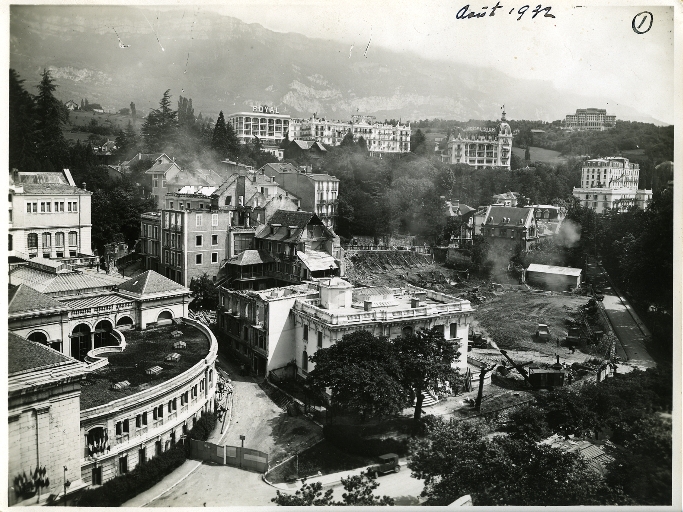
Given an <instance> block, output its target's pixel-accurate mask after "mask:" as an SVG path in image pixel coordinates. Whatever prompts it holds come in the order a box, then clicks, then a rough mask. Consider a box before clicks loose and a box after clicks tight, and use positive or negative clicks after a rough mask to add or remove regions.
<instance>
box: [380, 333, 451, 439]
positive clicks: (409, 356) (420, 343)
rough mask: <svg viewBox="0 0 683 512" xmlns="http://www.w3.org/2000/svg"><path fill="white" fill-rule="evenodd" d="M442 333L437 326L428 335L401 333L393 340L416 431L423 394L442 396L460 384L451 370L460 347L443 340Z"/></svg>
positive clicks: (420, 415)
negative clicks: (427, 392)
mask: <svg viewBox="0 0 683 512" xmlns="http://www.w3.org/2000/svg"><path fill="white" fill-rule="evenodd" d="M443 329H444V328H443V326H438V327H434V328H433V329H431V330H429V331H417V332H404V333H403V334H402V335H401V336H399V337H397V338H394V339H393V340H392V342H393V344H394V346H395V347H396V352H397V353H398V357H399V361H400V362H401V367H402V369H403V372H402V377H401V380H402V383H403V386H404V387H405V388H406V390H407V392H408V397H409V399H410V401H411V402H412V401H413V400H415V415H414V419H415V428H417V427H418V426H419V424H420V418H421V417H422V402H423V400H424V397H423V395H422V392H423V391H425V392H426V391H431V392H437V393H438V392H444V391H447V390H448V389H457V388H458V386H459V384H460V375H459V373H458V369H457V368H454V367H453V363H454V362H455V360H456V359H457V357H458V356H459V354H460V353H459V352H458V348H459V345H458V343H457V342H456V341H455V340H446V339H445V338H444V333H443Z"/></svg>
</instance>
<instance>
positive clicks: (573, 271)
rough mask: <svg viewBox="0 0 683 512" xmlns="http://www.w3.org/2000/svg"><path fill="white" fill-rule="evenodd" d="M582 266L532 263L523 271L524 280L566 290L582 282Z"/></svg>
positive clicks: (549, 288)
mask: <svg viewBox="0 0 683 512" xmlns="http://www.w3.org/2000/svg"><path fill="white" fill-rule="evenodd" d="M581 273H582V270H581V269H580V268H572V267H556V266H554V265H539V264H537V263H532V264H531V265H529V267H528V268H527V269H526V270H525V271H524V273H523V281H524V282H527V283H529V285H531V286H538V287H539V288H544V289H546V290H556V291H564V290H568V289H569V288H576V287H578V286H579V285H580V284H581Z"/></svg>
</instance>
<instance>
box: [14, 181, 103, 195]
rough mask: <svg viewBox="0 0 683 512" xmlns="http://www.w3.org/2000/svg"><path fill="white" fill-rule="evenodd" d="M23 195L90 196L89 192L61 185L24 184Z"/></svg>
mask: <svg viewBox="0 0 683 512" xmlns="http://www.w3.org/2000/svg"><path fill="white" fill-rule="evenodd" d="M23 186H24V193H25V194H76V195H88V194H92V192H90V191H89V190H83V189H82V188H78V187H72V186H71V185H65V184H63V183H24V185H23Z"/></svg>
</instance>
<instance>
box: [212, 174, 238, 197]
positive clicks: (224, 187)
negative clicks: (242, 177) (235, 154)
mask: <svg viewBox="0 0 683 512" xmlns="http://www.w3.org/2000/svg"><path fill="white" fill-rule="evenodd" d="M237 176H239V175H238V174H233V175H232V176H230V177H229V178H228V179H227V180H225V181H224V182H223V183H221V185H220V186H219V187H218V189H217V190H216V191H215V192H214V193H213V194H212V195H213V196H216V197H218V196H220V195H221V194H222V193H223V192H225V191H226V190H228V189H229V188H230V187H231V186H232V185H233V184H234V183H235V181H236V180H237Z"/></svg>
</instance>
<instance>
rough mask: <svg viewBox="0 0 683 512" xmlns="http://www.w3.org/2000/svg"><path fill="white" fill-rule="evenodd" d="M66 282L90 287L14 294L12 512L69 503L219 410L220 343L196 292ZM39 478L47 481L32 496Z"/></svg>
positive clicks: (144, 283)
mask: <svg viewBox="0 0 683 512" xmlns="http://www.w3.org/2000/svg"><path fill="white" fill-rule="evenodd" d="M31 263H33V262H31ZM29 265H30V263H29ZM27 268H28V269H32V270H35V267H30V266H27V267H26V268H23V269H22V270H23V271H24V272H23V274H22V273H20V272H16V269H15V272H14V273H10V279H12V275H14V278H15V280H18V281H20V280H21V279H19V275H20V274H21V275H22V276H23V278H24V280H25V279H26V277H27V276H26V270H27ZM62 277H63V279H62V281H68V280H70V281H77V282H81V284H82V285H84V287H83V288H81V289H80V290H72V291H71V292H69V295H63V296H60V295H59V293H62V294H64V293H66V292H65V291H64V289H66V288H68V287H69V286H68V284H67V283H65V282H62V283H61V284H62V286H61V292H54V290H53V289H50V288H48V292H47V293H45V292H44V291H43V292H41V291H38V290H36V289H34V288H32V287H31V286H30V285H29V284H26V283H25V282H23V283H21V284H11V285H10V289H9V323H8V329H9V335H8V346H9V378H8V384H9V387H8V395H9V411H8V412H9V463H10V465H9V473H8V489H9V500H10V504H11V505H14V504H19V503H21V504H29V505H30V504H43V503H58V504H68V503H69V502H70V501H72V500H73V498H74V497H76V496H77V495H78V494H79V492H80V491H82V490H84V489H86V488H88V487H90V486H96V485H101V484H103V483H104V482H106V481H107V480H110V479H111V478H114V477H116V476H117V475H120V474H122V473H126V472H128V471H131V470H132V469H133V468H134V467H135V466H136V465H137V464H139V463H140V462H144V461H146V460H149V459H151V458H153V457H155V456H156V455H158V454H160V453H162V452H164V451H166V450H168V449H170V448H171V447H172V445H174V444H175V443H178V442H180V441H181V439H182V437H183V435H184V434H185V433H186V432H187V431H189V430H190V429H192V427H193V426H194V423H195V421H197V420H198V419H199V418H200V417H201V415H202V414H204V413H205V412H209V411H213V409H214V400H215V392H216V381H217V374H216V369H215V361H216V357H217V351H218V344H217V342H216V339H215V337H214V335H213V333H212V332H211V331H210V330H209V328H208V327H206V326H204V325H203V324H201V323H198V322H196V321H194V320H191V319H189V318H187V317H186V316H187V304H188V302H189V296H190V290H189V289H187V288H185V287H182V286H180V285H178V284H177V283H175V282H173V281H171V280H170V279H167V278H165V277H163V276H161V275H160V274H157V273H156V272H153V271H147V272H144V273H143V274H140V275H139V276H136V277H133V278H131V279H128V280H123V279H119V281H121V282H119V283H112V281H113V280H115V278H112V277H111V276H110V277H109V286H108V287H105V288H107V290H106V291H105V292H104V293H103V292H102V290H98V292H97V293H93V292H92V290H91V289H89V288H88V287H87V286H88V285H92V286H93V287H95V288H97V287H96V286H94V285H96V284H100V285H101V284H102V279H101V278H102V276H101V275H100V276H97V274H94V273H92V274H90V273H87V272H82V273H78V272H73V273H69V272H68V271H66V272H64V273H63V274H62ZM98 277H99V279H98ZM47 280H48V281H49V279H47ZM34 284H35V283H34ZM72 284H73V283H72ZM52 285H53V288H54V286H55V283H54V282H52ZM49 290H53V291H52V292H51V291H49ZM55 294H56V296H55ZM79 295H80V296H79ZM87 300H90V301H93V302H92V304H85V303H84V302H83V301H87ZM76 301H81V302H76ZM105 323H106V324H107V325H108V327H107V328H105V327H104V325H105ZM83 326H87V327H88V329H85V328H84V327H83ZM98 326H99V327H98ZM60 336H64V337H65V339H68V340H69V342H67V343H63V342H62V341H61V339H60V338H59V337H60ZM74 340H76V341H74ZM86 349H87V350H86ZM36 469H38V470H39V471H38V473H40V474H42V475H44V478H43V477H41V478H42V480H40V481H41V482H42V483H46V482H47V483H46V485H43V486H42V487H35V486H34V488H33V491H32V492H31V489H29V486H27V485H26V478H27V477H28V478H29V479H31V478H32V476H31V475H34V473H35V470H36ZM48 480H49V481H48ZM65 484H66V485H65ZM65 491H66V496H65Z"/></svg>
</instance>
